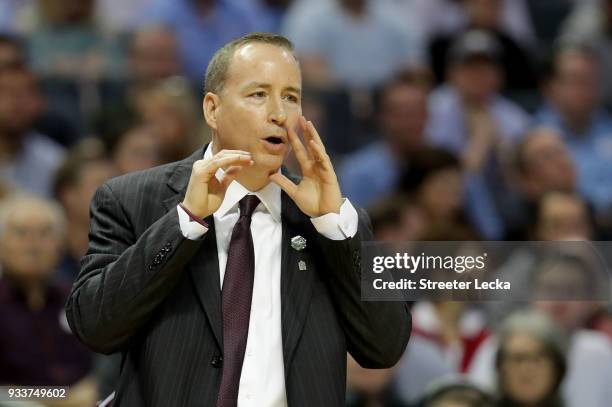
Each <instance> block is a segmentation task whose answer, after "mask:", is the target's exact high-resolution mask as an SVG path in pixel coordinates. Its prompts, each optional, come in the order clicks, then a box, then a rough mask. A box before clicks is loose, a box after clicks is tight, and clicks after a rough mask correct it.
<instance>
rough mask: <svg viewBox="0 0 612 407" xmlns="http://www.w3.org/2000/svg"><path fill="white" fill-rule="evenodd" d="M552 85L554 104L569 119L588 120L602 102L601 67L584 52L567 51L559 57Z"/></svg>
mask: <svg viewBox="0 0 612 407" xmlns="http://www.w3.org/2000/svg"><path fill="white" fill-rule="evenodd" d="M556 70H557V74H556V76H555V78H554V80H553V81H552V84H551V88H550V90H551V94H550V95H551V97H552V100H553V103H554V104H555V105H556V106H557V108H558V109H559V110H560V111H561V114H562V115H564V116H565V117H566V119H568V120H572V121H573V120H585V119H587V118H588V117H589V115H590V114H591V113H592V112H593V110H594V109H595V108H596V107H597V104H598V86H599V83H600V79H599V69H598V66H597V63H596V61H595V60H593V59H592V58H590V57H589V56H587V55H584V54H582V53H580V52H566V53H564V54H562V55H560V56H559V57H557V60H556Z"/></svg>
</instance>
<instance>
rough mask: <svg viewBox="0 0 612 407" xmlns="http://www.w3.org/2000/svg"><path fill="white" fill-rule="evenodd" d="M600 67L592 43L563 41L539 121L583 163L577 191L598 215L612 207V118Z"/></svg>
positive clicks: (580, 165) (556, 57)
mask: <svg viewBox="0 0 612 407" xmlns="http://www.w3.org/2000/svg"><path fill="white" fill-rule="evenodd" d="M600 75H601V67H600V64H599V60H598V58H597V55H596V54H595V53H594V52H593V51H592V50H591V49H590V48H588V47H586V46H582V45H574V44H561V45H560V47H559V48H558V49H557V50H556V52H555V53H554V57H553V60H552V66H551V73H550V80H549V81H548V84H547V87H546V100H547V101H546V103H545V104H544V106H542V108H541V109H540V111H539V112H538V113H537V115H536V116H535V122H536V124H543V125H546V126H552V127H553V128H555V129H557V130H558V131H559V132H560V133H561V134H562V135H563V140H564V142H565V143H566V144H567V146H568V147H569V149H570V152H571V153H572V157H573V158H574V161H575V163H576V165H577V167H578V190H579V191H580V193H581V194H582V195H583V196H584V197H585V198H586V200H587V201H588V202H590V203H591V204H592V205H593V207H594V209H595V213H596V216H598V217H600V216H607V215H606V213H609V212H610V210H611V209H612V184H610V182H608V180H610V179H611V177H612V137H610V133H611V132H612V117H611V116H610V115H609V114H608V113H607V112H606V111H605V110H604V109H603V107H602V105H601V101H600V98H599V90H600V84H601V81H600V77H601V76H600Z"/></svg>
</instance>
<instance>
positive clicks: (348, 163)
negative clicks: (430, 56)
mask: <svg viewBox="0 0 612 407" xmlns="http://www.w3.org/2000/svg"><path fill="white" fill-rule="evenodd" d="M427 95H428V89H427V86H426V85H424V84H422V83H419V82H418V81H417V80H416V79H415V78H413V77H412V76H409V75H400V76H398V77H397V78H395V79H394V80H393V81H391V82H390V83H389V84H387V86H385V88H384V89H383V92H382V95H381V111H380V115H379V122H380V127H381V131H382V137H381V139H380V140H378V141H375V142H373V143H371V144H370V145H368V146H365V147H363V148H362V149H360V150H358V151H356V152H354V153H353V154H351V155H349V156H348V157H347V158H345V159H344V161H343V163H342V166H341V168H340V169H339V171H338V176H339V179H340V183H341V185H342V188H343V190H344V193H345V194H346V196H348V197H349V198H350V199H351V200H353V201H354V202H355V203H357V204H358V205H362V206H364V207H366V208H367V207H369V206H371V205H372V204H373V203H375V202H376V200H377V199H381V198H383V197H385V196H386V195H390V194H391V193H392V192H393V191H394V188H395V187H396V186H397V182H398V178H399V177H400V174H401V172H402V170H403V169H404V167H405V166H406V160H407V158H408V156H410V155H411V154H415V153H417V152H418V151H419V150H421V149H423V148H424V146H425V128H426V127H427Z"/></svg>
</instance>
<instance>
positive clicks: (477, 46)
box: [428, 30, 528, 239]
mask: <svg viewBox="0 0 612 407" xmlns="http://www.w3.org/2000/svg"><path fill="white" fill-rule="evenodd" d="M499 49H500V48H499V44H498V41H497V40H496V39H495V38H494V37H493V36H491V35H490V34H488V33H487V32H484V31H479V30H473V31H468V32H467V33H465V34H463V35H462V36H461V37H459V38H458V39H457V40H456V41H455V42H454V43H453V45H452V47H451V50H450V54H449V55H450V68H449V83H448V84H446V85H443V86H441V87H440V88H438V89H436V90H435V91H434V92H433V93H432V95H431V97H430V110H429V111H430V121H429V122H430V127H429V132H428V136H429V140H430V141H431V142H432V143H433V144H435V145H438V146H440V147H443V148H446V149H449V150H450V151H452V152H454V153H455V154H457V155H459V156H460V157H461V162H462V167H463V169H464V170H465V171H466V189H467V204H466V210H467V212H468V216H469V218H470V219H471V220H472V222H473V223H474V225H475V227H476V228H477V230H478V231H479V232H480V233H481V234H482V235H483V236H484V237H485V238H487V239H500V238H502V237H503V234H504V225H503V224H504V222H503V219H505V217H506V216H507V215H506V213H507V212H508V211H511V210H513V209H514V206H513V200H514V199H515V197H513V196H512V195H511V192H510V191H509V190H508V186H507V176H506V172H507V167H508V163H507V160H505V159H504V157H507V155H508V154H507V151H508V150H509V148H510V146H511V145H512V144H514V143H516V142H517V141H518V139H519V138H520V137H521V136H522V134H523V132H524V131H525V129H526V127H527V124H528V117H527V115H526V114H525V112H523V110H522V109H521V108H519V107H518V106H517V105H515V104H514V103H512V102H510V101H509V100H507V99H505V98H504V97H502V96H500V95H499V90H500V88H501V84H502V75H501V72H500V68H499Z"/></svg>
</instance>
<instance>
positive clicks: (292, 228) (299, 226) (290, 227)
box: [281, 192, 315, 374]
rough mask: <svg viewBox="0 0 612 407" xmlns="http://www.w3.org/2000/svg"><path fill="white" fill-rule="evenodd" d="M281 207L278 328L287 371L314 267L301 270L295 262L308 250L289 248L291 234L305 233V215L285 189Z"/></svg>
mask: <svg viewBox="0 0 612 407" xmlns="http://www.w3.org/2000/svg"><path fill="white" fill-rule="evenodd" d="M281 206H282V222H283V232H282V242H281V264H282V266H281V267H282V269H281V328H282V336H283V360H284V361H285V374H286V373H287V372H288V371H289V366H290V363H291V360H292V358H293V354H294V352H295V348H296V346H297V343H298V340H299V338H300V336H301V333H302V329H303V328H304V323H305V321H306V316H307V314H308V307H309V305H310V299H311V295H312V282H313V277H314V274H313V273H314V272H315V270H314V268H313V267H312V265H311V267H310V269H307V270H300V268H299V266H298V263H299V262H300V261H304V262H307V260H308V258H307V257H306V251H307V249H304V250H301V251H298V250H295V249H294V248H293V247H291V238H292V237H294V236H297V235H301V236H304V235H305V231H306V228H305V225H304V219H305V217H304V216H305V215H303V214H302V212H301V211H300V209H299V208H298V207H297V206H296V205H295V203H294V202H293V201H292V200H291V198H289V196H287V194H285V193H284V192H283V193H282V194H281ZM307 243H308V242H307Z"/></svg>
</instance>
